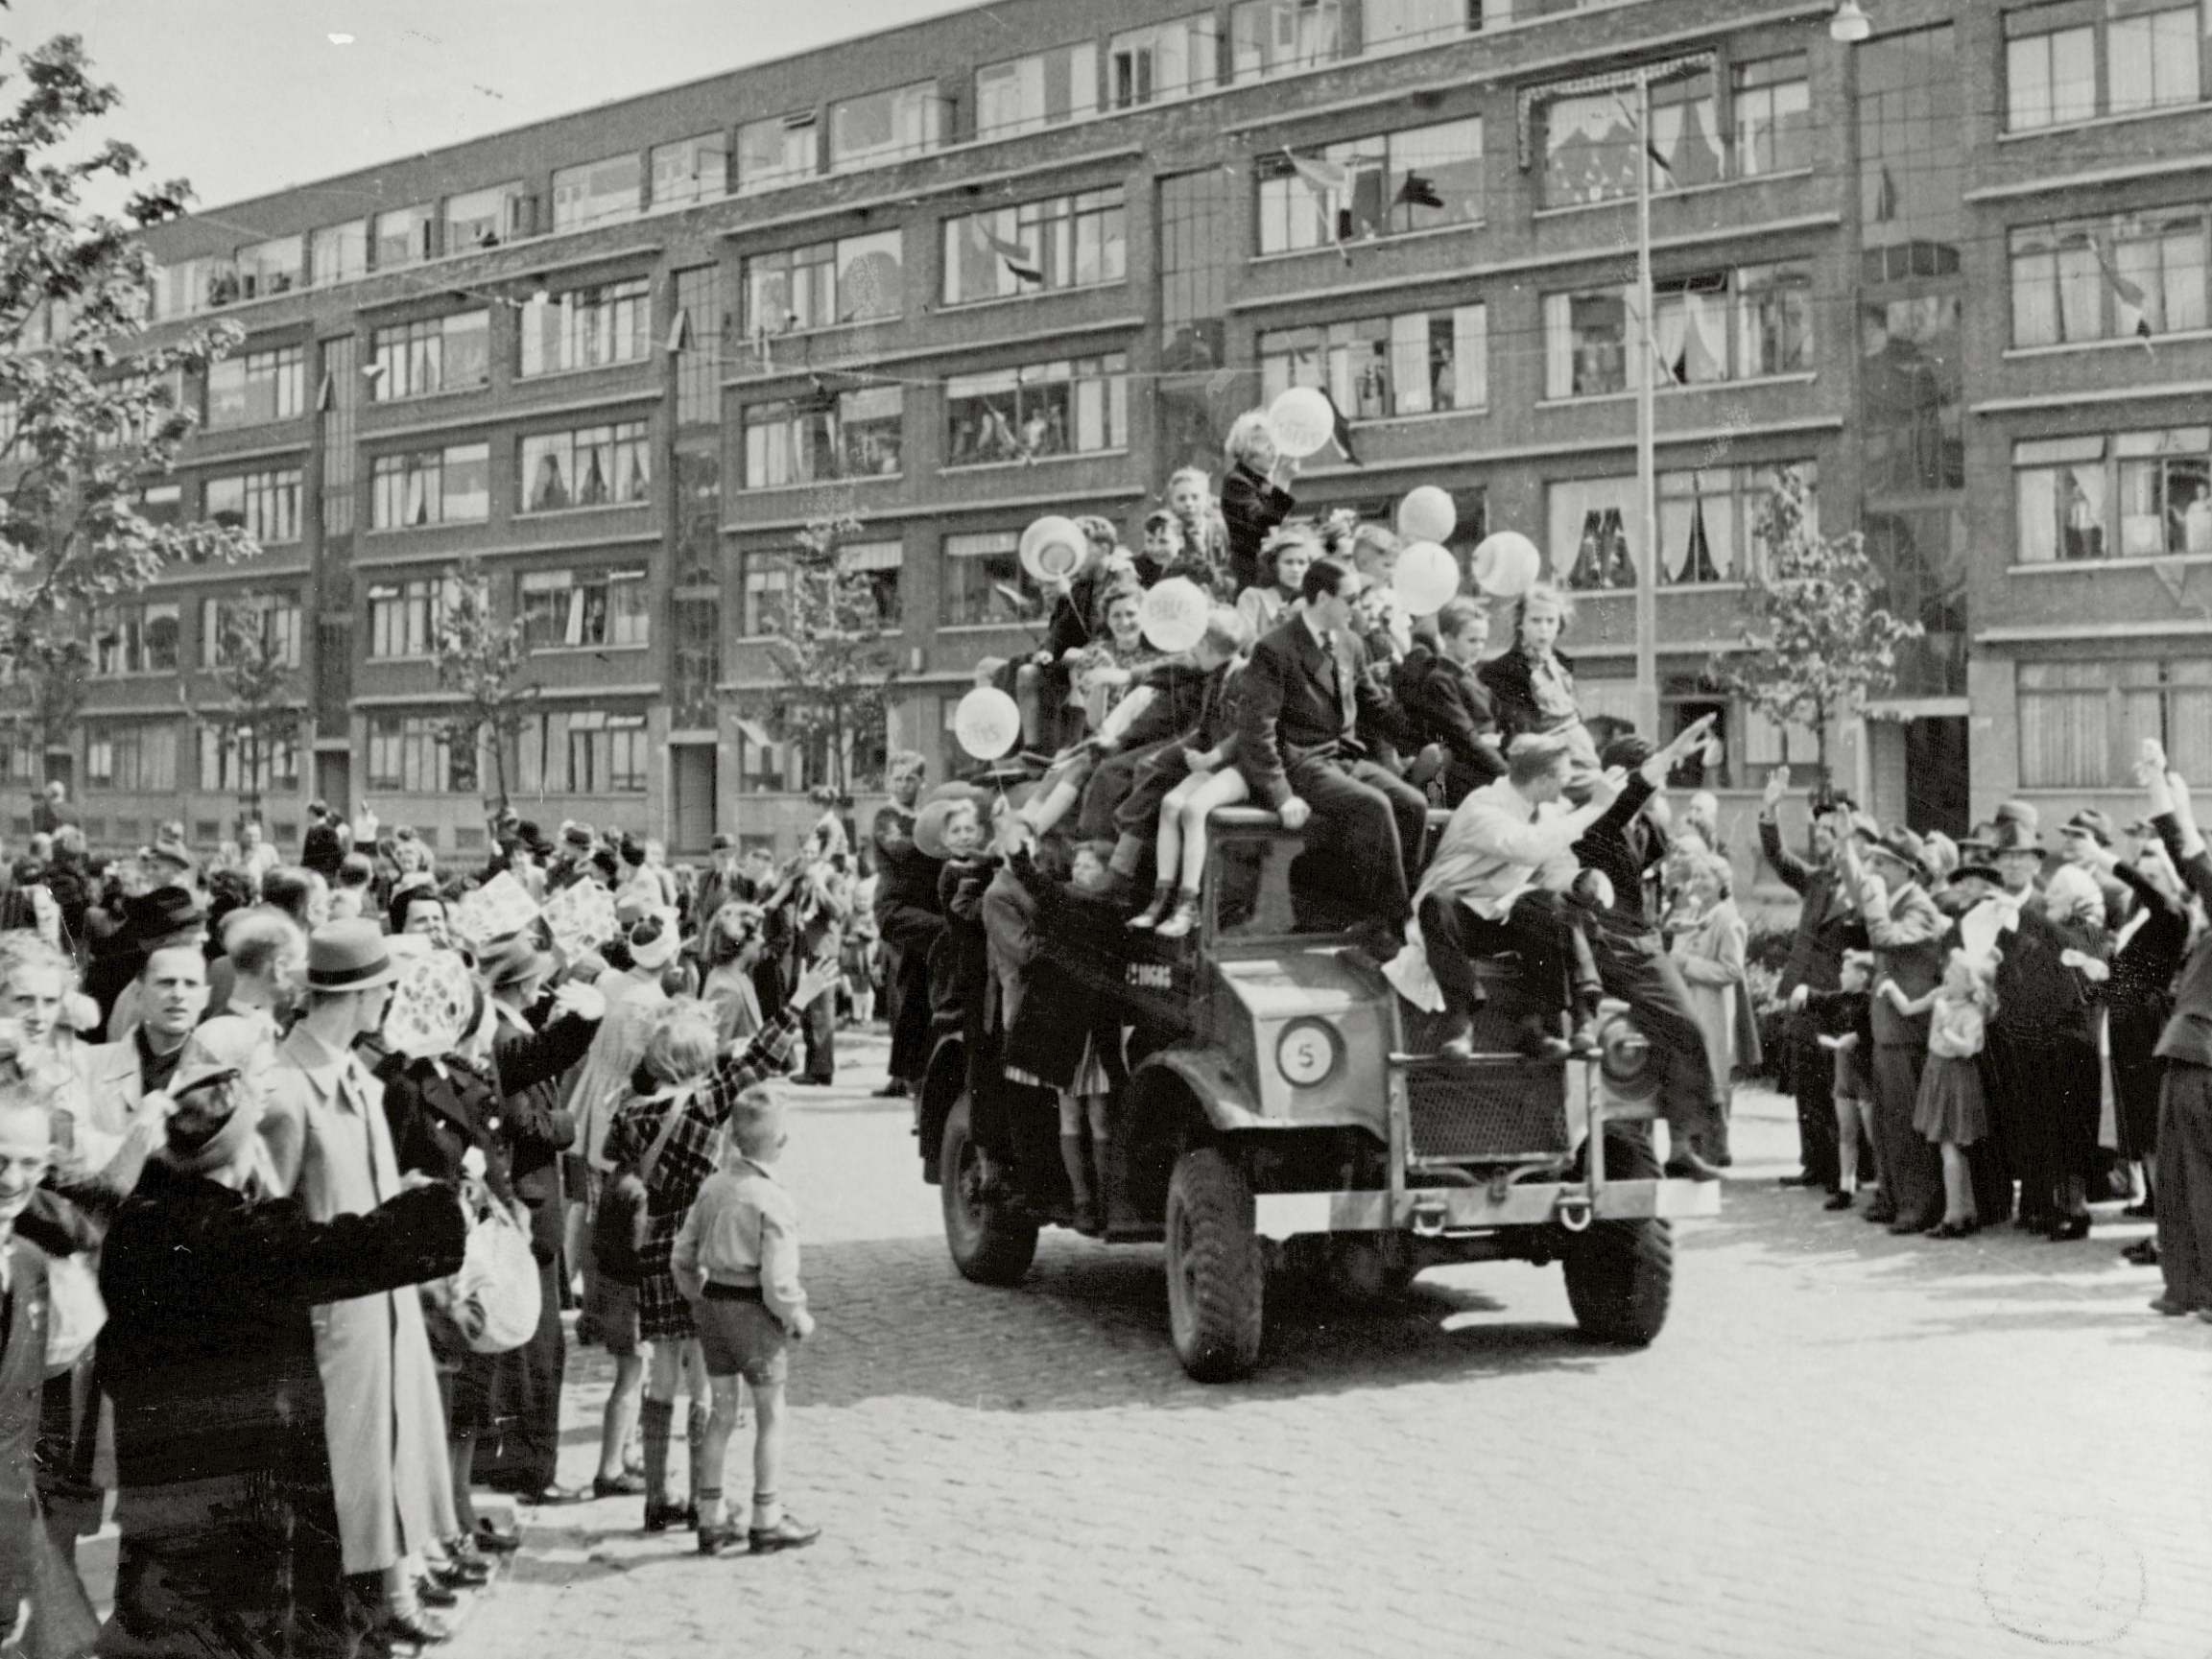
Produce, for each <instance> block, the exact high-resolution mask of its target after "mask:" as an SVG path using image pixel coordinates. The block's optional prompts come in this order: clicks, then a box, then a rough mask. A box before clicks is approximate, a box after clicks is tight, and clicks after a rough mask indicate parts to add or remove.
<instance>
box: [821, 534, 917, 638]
mask: <svg viewBox="0 0 2212 1659" xmlns="http://www.w3.org/2000/svg"><path fill="white" fill-rule="evenodd" d="M905 563H906V548H905V546H904V544H903V543H900V542H896V541H856V542H852V543H850V544H848V545H846V546H844V547H841V548H839V549H838V550H837V568H838V570H839V571H840V572H841V573H843V574H844V575H846V576H857V577H859V578H861V579H862V580H863V581H866V582H867V583H868V592H869V594H870V595H871V596H873V598H874V600H875V615H876V621H877V623H878V624H879V625H880V626H882V627H884V628H897V627H898V625H899V607H898V578H899V571H900V569H901V568H902V567H903V566H904V565H905Z"/></svg>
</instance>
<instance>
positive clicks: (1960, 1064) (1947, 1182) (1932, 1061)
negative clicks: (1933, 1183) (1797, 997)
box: [1881, 950, 1997, 1239]
mask: <svg viewBox="0 0 2212 1659" xmlns="http://www.w3.org/2000/svg"><path fill="white" fill-rule="evenodd" d="M1995 983H1996V964H1995V963H1994V962H1993V961H1990V960H1988V959H1986V958H1982V957H1975V956H1969V955H1968V954H1967V953H1966V952H1964V951H1962V950H1955V951H1953V952H1952V953H1951V957H1950V960H1949V961H1948V962H1946V963H1945V964H1944V968H1943V980H1942V983H1941V984H1938V986H1937V987H1936V988H1935V989H1934V990H1932V991H1930V992H1929V993H1928V994H1927V995H1926V996H1923V997H1908V996H1906V995H1905V993H1904V992H1903V991H1902V990H1900V989H1899V988H1898V986H1897V982H1896V981H1894V980H1884V981H1883V982H1882V993H1881V994H1882V995H1884V996H1886V997H1888V998H1889V999H1890V1001H1891V1004H1892V1005H1894V1006H1895V1007H1896V1008H1897V1010H1898V1011H1899V1012H1900V1013H1903V1014H1906V1015H1908V1016H1911V1015H1914V1014H1918V1013H1920V1012H1922V1011H1924V1010H1932V1013H1931V1017H1930V1019H1929V1022H1928V1065H1927V1069H1926V1070H1925V1071H1923V1072H1922V1073H1921V1074H1920V1094H1919V1098H1918V1099H1917V1101H1916V1102H1915V1103H1914V1107H1913V1127H1914V1128H1915V1130H1917V1131H1918V1132H1919V1133H1920V1134H1921V1135H1923V1136H1925V1137H1926V1138H1927V1139H1929V1140H1931V1141H1933V1142H1935V1143H1936V1145H1937V1146H1938V1148H1939V1149H1941V1151H1942V1154H1943V1219H1942V1221H1939V1222H1938V1224H1937V1225H1935V1226H1933V1227H1930V1228H1929V1229H1928V1231H1927V1235H1926V1236H1927V1237H1929V1238H1931V1239H1962V1238H1964V1237H1966V1235H1968V1234H1969V1233H1974V1232H1978V1231H1980V1230H1981V1225H1982V1223H1981V1221H1980V1219H1979V1218H1978V1217H1977V1216H1976V1215H1975V1213H1974V1180H1973V1175H1972V1174H1971V1173H1970V1172H1969V1171H1968V1169H1967V1167H1966V1149H1967V1148H1968V1147H1970V1146H1972V1145H1974V1143H1975V1142H1977V1141H1980V1140H1982V1139H1984V1138H1986V1136H1987V1135H1988V1133H1989V1107H1988V1102H1986V1101H1985V1100H1984V1099H1983V1095H1982V1064H1981V1054H1982V1046H1983V1044H1984V1042H1985V1041H1986V1038H1987V1032H1988V1025H1989V1019H1990V1016H1991V1015H1992V1014H1994V1013H1995V1012H1996V1011H1997V994H1996V989H1995Z"/></svg>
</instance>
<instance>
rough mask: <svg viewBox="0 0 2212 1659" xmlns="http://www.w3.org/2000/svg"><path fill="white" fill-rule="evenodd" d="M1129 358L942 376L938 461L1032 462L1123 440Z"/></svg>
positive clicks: (1119, 445) (1114, 446) (1113, 446)
mask: <svg viewBox="0 0 2212 1659" xmlns="http://www.w3.org/2000/svg"><path fill="white" fill-rule="evenodd" d="M1128 373H1129V358H1128V356H1127V355H1126V354H1125V353H1122V352H1119V351H1116V352H1110V353H1108V354H1107V355H1106V356H1103V357H1079V358H1075V359H1072V360H1063V361H1061V362H1058V363H1038V364H1031V365H1028V366H1026V367H1021V368H1002V369H993V370H990V371H988V372H986V373H983V374H957V375H954V376H953V377H952V378H951V379H949V380H947V381H946V382H945V387H944V403H945V426H946V435H947V436H946V439H945V457H946V460H945V464H946V465H948V466H978V465H987V464H988V463H990V462H1010V461H1036V460H1039V459H1041V458H1043V457H1046V456H1054V455H1085V454H1092V453H1096V452H1098V451H1101V450H1119V449H1123V448H1126V447H1127V446H1128V444H1129V380H1128V378H1127V377H1128Z"/></svg>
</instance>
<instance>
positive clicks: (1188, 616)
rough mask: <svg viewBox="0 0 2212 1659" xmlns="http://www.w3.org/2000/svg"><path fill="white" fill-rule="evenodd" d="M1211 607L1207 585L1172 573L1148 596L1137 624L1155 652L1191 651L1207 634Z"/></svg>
mask: <svg viewBox="0 0 2212 1659" xmlns="http://www.w3.org/2000/svg"><path fill="white" fill-rule="evenodd" d="M1212 608H1213V601H1212V600H1211V599H1209V598H1208V597H1207V595H1206V590H1205V589H1204V588H1202V587H1201V586H1199V584H1198V583H1197V582H1195V581H1191V580H1190V579H1189V578H1187V577H1181V576H1171V577H1169V578H1168V579H1167V580H1166V581H1159V582H1154V584H1153V586H1152V589H1151V591H1150V592H1148V593H1147V594H1146V595H1145V603H1144V610H1143V612H1142V614H1141V615H1140V616H1139V618H1138V624H1139V626H1140V627H1141V628H1143V629H1144V636H1145V638H1146V640H1147V641H1149V642H1150V643H1151V645H1152V648H1153V649H1154V651H1164V652H1178V651H1188V650H1190V649H1191V647H1192V646H1194V645H1196V644H1198V642H1199V641H1200V640H1201V639H1202V638H1204V637H1205V631H1206V614H1207V612H1209V611H1210V610H1211V609H1212Z"/></svg>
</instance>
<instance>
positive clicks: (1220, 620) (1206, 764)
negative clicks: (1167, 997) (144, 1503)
mask: <svg viewBox="0 0 2212 1659" xmlns="http://www.w3.org/2000/svg"><path fill="white" fill-rule="evenodd" d="M1250 644H1251V631H1250V627H1249V624H1248V623H1247V622H1246V621H1245V619H1244V617H1243V616H1242V615H1241V614H1240V613H1238V612H1236V611H1231V610H1223V609H1220V608H1217V609H1216V610H1215V611H1214V613H1213V616H1212V618H1211V619H1210V620H1209V622H1208V624H1207V628H1206V638H1205V639H1204V640H1203V641H1201V650H1202V652H1203V653H1204V654H1205V655H1207V656H1217V655H1221V654H1222V653H1224V652H1226V653H1227V654H1226V657H1225V660H1223V661H1222V662H1221V663H1220V664H1219V665H1218V667H1217V668H1216V670H1215V673H1216V675H1217V678H1216V680H1215V681H1214V682H1212V683H1211V684H1209V687H1208V693H1209V695H1208V696H1207V698H1206V700H1205V703H1204V705H1203V707H1202V708H1201V711H1200V717H1199V723H1198V724H1197V725H1195V726H1194V727H1192V728H1191V730H1189V731H1188V732H1186V733H1184V734H1183V736H1182V738H1181V740H1180V741H1179V742H1178V743H1177V744H1174V745H1172V746H1171V747H1170V750H1169V752H1171V753H1172V754H1173V755H1174V757H1175V758H1174V759H1173V760H1170V759H1168V758H1167V756H1166V755H1165V754H1163V755H1161V756H1159V757H1156V758H1155V759H1154V763H1153V765H1154V767H1155V768H1158V769H1159V770H1161V772H1162V773H1163V774H1164V773H1166V772H1168V771H1172V770H1178V769H1179V770H1180V771H1181V772H1182V777H1181V778H1180V780H1179V781H1177V782H1176V783H1175V784H1174V785H1173V786H1172V787H1170V788H1169V790H1168V792H1167V794H1166V795H1165V796H1164V797H1161V798H1160V803H1159V831H1158V843H1157V851H1156V861H1157V862H1156V866H1155V867H1156V868H1157V870H1158V883H1157V885H1156V886H1155V887H1154V889H1153V902H1152V904H1151V906H1150V907H1149V908H1147V909H1146V910H1144V911H1142V912H1139V913H1138V914H1136V915H1134V916H1131V917H1130V922H1129V925H1130V927H1131V928H1133V929H1136V930H1137V931H1139V932H1143V931H1145V930H1146V929H1150V930H1152V931H1153V933H1154V935H1155V936H1157V937H1159V938H1163V939H1179V938H1181V937H1182V936H1184V935H1186V934H1188V933H1189V932H1190V931H1191V929H1192V928H1193V927H1194V926H1196V925H1197V922H1198V917H1199V882H1200V879H1201V877H1202V876H1203V875H1204V873H1205V867H1206V816H1207V814H1209V813H1211V812H1212V811H1213V810H1214V808H1216V807H1218V806H1235V805H1237V804H1238V803H1240V802H1243V801H1248V800H1249V799H1251V797H1252V789H1251V784H1250V782H1249V780H1248V779H1247V778H1246V777H1245V774H1244V773H1243V772H1242V771H1241V770H1238V768H1237V764H1236V754H1237V747H1238V736H1237V719H1236V709H1235V700H1236V675H1237V672H1238V670H1239V669H1240V668H1241V667H1242V666H1243V664H1244V657H1243V654H1242V653H1243V652H1244V650H1245V649H1246V648H1247V647H1248V646H1249V645H1250Z"/></svg>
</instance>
